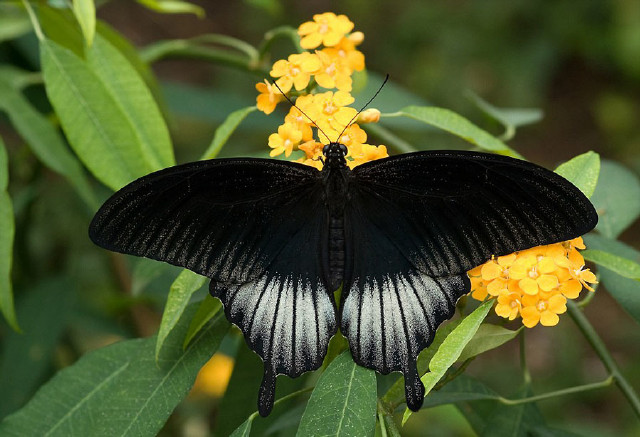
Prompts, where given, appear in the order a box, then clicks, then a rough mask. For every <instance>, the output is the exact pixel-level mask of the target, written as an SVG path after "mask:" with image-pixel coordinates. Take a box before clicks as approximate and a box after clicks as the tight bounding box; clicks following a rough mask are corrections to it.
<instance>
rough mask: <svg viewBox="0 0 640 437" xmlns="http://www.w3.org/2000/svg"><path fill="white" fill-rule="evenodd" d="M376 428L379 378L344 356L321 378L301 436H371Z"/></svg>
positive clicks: (349, 355) (347, 356)
mask: <svg viewBox="0 0 640 437" xmlns="http://www.w3.org/2000/svg"><path fill="white" fill-rule="evenodd" d="M375 426H376V376H375V373H374V371H373V370H370V369H365V368H364V367H360V366H358V365H357V364H356V363H354V362H353V359H352V358H351V354H350V353H349V352H344V353H343V354H342V355H340V356H339V357H338V358H336V359H335V360H333V362H332V363H331V365H329V367H327V370H326V371H325V372H324V373H323V374H322V376H320V379H319V380H318V384H317V385H316V387H315V389H314V390H313V393H311V398H310V399H309V403H308V404H307V408H306V409H305V411H304V414H303V415H302V420H301V422H300V427H299V428H298V433H297V434H296V435H298V436H310V435H326V436H357V437H359V436H367V435H371V434H372V433H373V431H374V429H375Z"/></svg>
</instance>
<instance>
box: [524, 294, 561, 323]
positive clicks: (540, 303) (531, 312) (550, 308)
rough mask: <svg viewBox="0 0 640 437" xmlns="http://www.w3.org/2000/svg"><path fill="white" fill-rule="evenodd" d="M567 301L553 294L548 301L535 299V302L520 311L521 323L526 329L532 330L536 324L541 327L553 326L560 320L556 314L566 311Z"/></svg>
mask: <svg viewBox="0 0 640 437" xmlns="http://www.w3.org/2000/svg"><path fill="white" fill-rule="evenodd" d="M566 304H567V299H566V298H565V297H564V296H561V295H559V294H555V295H553V296H551V297H549V298H548V299H542V298H537V301H536V302H535V303H533V304H531V305H527V306H526V307H524V308H522V310H521V311H520V313H521V315H522V323H523V324H524V326H526V327H527V328H533V327H534V326H536V325H537V324H538V322H539V323H540V324H541V325H543V326H555V325H557V324H558V321H559V320H560V318H559V317H558V314H562V313H564V312H566V311H567V305H566Z"/></svg>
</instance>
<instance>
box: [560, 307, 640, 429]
mask: <svg viewBox="0 0 640 437" xmlns="http://www.w3.org/2000/svg"><path fill="white" fill-rule="evenodd" d="M567 309H568V312H569V315H570V316H571V318H572V319H573V321H574V322H575V324H576V325H577V326H578V329H580V331H582V334H583V335H584V337H585V338H586V339H587V341H588V342H589V344H591V347H592V348H593V350H594V351H595V352H596V354H597V355H598V356H599V357H600V360H601V361H602V364H604V366H605V367H606V369H607V370H608V371H609V373H610V374H611V377H612V378H613V379H614V381H615V383H616V385H617V386H618V388H619V389H620V391H622V393H623V394H624V396H625V397H626V398H627V401H629V404H630V405H631V408H632V409H633V411H634V413H636V415H637V416H638V417H640V399H638V395H637V394H636V392H635V390H634V389H633V387H631V384H629V381H627V379H626V378H625V377H624V376H623V375H622V373H621V372H620V369H619V368H618V365H617V364H616V362H615V361H614V360H613V357H612V356H611V354H610V353H609V350H608V349H607V347H606V346H605V344H604V342H603V341H602V339H601V338H600V336H598V334H597V333H596V330H595V329H594V328H593V326H592V325H591V323H589V320H587V317H586V316H585V315H584V313H583V312H582V310H581V309H580V308H579V307H578V305H577V304H576V303H575V302H573V301H568V302H567Z"/></svg>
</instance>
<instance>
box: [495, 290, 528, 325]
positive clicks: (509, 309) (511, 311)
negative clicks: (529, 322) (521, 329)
mask: <svg viewBox="0 0 640 437" xmlns="http://www.w3.org/2000/svg"><path fill="white" fill-rule="evenodd" d="M520 298H521V296H520V293H509V292H506V293H501V294H500V295H499V296H498V304H497V305H496V314H497V315H499V316H500V317H504V318H505V319H509V320H513V319H515V318H516V317H517V316H518V312H519V311H520V310H521V308H522V302H521V301H520Z"/></svg>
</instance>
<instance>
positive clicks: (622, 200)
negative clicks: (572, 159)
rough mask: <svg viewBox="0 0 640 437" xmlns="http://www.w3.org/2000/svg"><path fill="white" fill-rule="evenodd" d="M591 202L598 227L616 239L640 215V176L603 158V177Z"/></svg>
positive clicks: (601, 172)
mask: <svg viewBox="0 0 640 437" xmlns="http://www.w3.org/2000/svg"><path fill="white" fill-rule="evenodd" d="M599 181H600V182H599V183H598V186H597V187H596V189H595V191H594V193H593V196H592V197H591V202H592V203H593V205H594V206H595V207H596V210H597V211H598V216H599V221H598V225H597V226H596V229H597V230H598V231H599V232H600V233H601V234H602V235H604V236H605V237H607V238H617V237H618V235H620V234H621V233H622V231H624V230H625V229H626V228H627V227H628V226H629V225H631V224H632V223H633V222H634V221H636V219H637V218H638V216H639V215H640V181H639V180H638V177H637V176H636V175H635V174H634V173H632V172H631V171H629V170H628V169H626V168H625V167H623V166H622V165H620V164H617V163H615V162H613V161H607V160H603V161H602V164H601V168H600V178H599Z"/></svg>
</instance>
